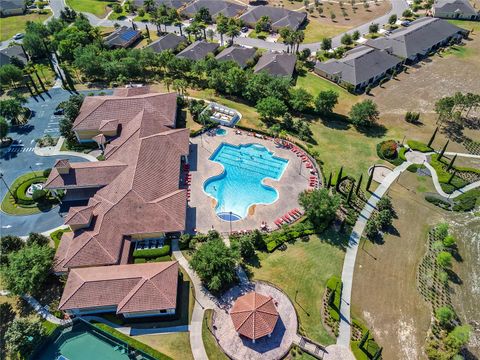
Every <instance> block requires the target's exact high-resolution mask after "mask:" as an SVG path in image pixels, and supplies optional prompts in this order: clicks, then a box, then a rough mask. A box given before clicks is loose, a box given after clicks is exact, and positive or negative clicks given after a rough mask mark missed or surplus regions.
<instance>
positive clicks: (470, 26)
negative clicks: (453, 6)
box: [447, 20, 480, 34]
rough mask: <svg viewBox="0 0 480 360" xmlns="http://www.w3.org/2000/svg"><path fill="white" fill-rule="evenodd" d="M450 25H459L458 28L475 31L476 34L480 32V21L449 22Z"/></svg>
mask: <svg viewBox="0 0 480 360" xmlns="http://www.w3.org/2000/svg"><path fill="white" fill-rule="evenodd" d="M447 21H448V22H449V23H451V24H454V25H457V26H458V27H461V28H464V29H467V30H469V31H471V30H473V31H474V34H476V33H477V32H478V31H480V22H478V21H465V20H447Z"/></svg>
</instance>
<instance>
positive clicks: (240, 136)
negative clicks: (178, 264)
mask: <svg viewBox="0 0 480 360" xmlns="http://www.w3.org/2000/svg"><path fill="white" fill-rule="evenodd" d="M221 129H223V130H226V134H225V135H222V136H218V135H208V134H207V133H204V134H203V135H200V136H197V137H195V138H191V140H190V142H191V145H190V155H189V163H190V174H191V190H190V191H191V193H190V200H189V208H188V209H187V232H189V233H194V232H202V233H206V232H207V231H209V230H211V229H215V230H217V231H219V232H221V233H229V232H230V231H232V232H236V231H237V232H238V231H244V230H253V229H260V228H261V224H262V222H265V223H266V224H267V226H268V228H269V229H277V228H278V227H277V225H275V223H274V221H275V220H276V219H277V218H279V217H281V216H282V215H284V214H285V213H286V212H288V211H291V210H293V209H295V208H300V205H299V203H298V195H299V194H300V193H301V192H303V191H304V190H307V189H309V188H311V187H310V185H311V180H310V177H311V176H312V175H311V173H310V170H311V169H308V168H307V167H306V166H305V161H304V160H303V159H302V158H301V157H299V156H297V154H296V153H295V152H294V151H292V150H291V149H287V148H285V147H282V146H280V145H277V144H276V143H275V142H274V141H273V139H271V138H268V139H265V138H264V137H263V136H260V135H255V134H253V133H248V132H246V131H238V130H236V129H231V128H224V127H222V128H221ZM222 142H225V143H229V144H232V145H240V144H252V143H254V144H260V145H263V146H265V147H266V148H267V149H268V150H269V151H271V152H273V153H274V155H275V156H278V157H281V158H283V159H287V160H288V164H287V167H286V169H285V171H284V173H283V175H282V177H281V178H280V180H279V181H275V180H272V179H270V178H266V179H265V180H264V184H265V185H267V186H271V187H273V188H275V189H276V190H277V191H278V199H277V200H276V201H275V202H274V203H272V204H269V205H261V204H257V205H252V206H251V207H250V208H249V211H248V215H247V216H246V217H244V218H243V219H241V220H238V221H232V222H230V221H224V220H221V219H220V218H219V217H218V216H217V214H216V212H215V206H216V200H215V199H213V198H212V197H210V196H209V195H208V194H206V193H205V191H204V182H205V181H206V180H207V179H209V178H210V177H212V176H215V175H218V174H220V173H221V172H222V171H223V166H222V165H220V164H219V163H216V162H213V161H211V160H209V158H210V156H211V155H212V154H213V153H214V151H215V150H216V149H217V147H218V146H220V145H221V143H222Z"/></svg>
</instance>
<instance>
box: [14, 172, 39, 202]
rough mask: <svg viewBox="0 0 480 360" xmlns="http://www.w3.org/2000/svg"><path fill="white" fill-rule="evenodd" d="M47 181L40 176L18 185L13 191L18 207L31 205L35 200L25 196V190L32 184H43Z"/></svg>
mask: <svg viewBox="0 0 480 360" xmlns="http://www.w3.org/2000/svg"><path fill="white" fill-rule="evenodd" d="M46 180H47V179H46V178H45V177H42V176H37V177H34V178H31V179H28V180H27V181H25V182H24V183H22V184H20V185H19V186H18V187H17V188H16V189H15V191H14V193H15V197H16V202H17V203H18V204H20V205H33V204H34V203H35V200H34V199H33V197H28V196H27V190H28V188H29V187H30V185H32V184H38V183H44V182H45V181H46Z"/></svg>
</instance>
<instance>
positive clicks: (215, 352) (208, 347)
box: [202, 309, 228, 360]
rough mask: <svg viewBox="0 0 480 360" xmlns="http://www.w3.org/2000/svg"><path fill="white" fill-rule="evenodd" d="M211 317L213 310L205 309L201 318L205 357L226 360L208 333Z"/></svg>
mask: <svg viewBox="0 0 480 360" xmlns="http://www.w3.org/2000/svg"><path fill="white" fill-rule="evenodd" d="M212 315H213V310H211V309H207V310H205V314H204V316H203V325H202V340H203V345H204V346H205V351H206V353H207V357H208V358H209V359H215V360H228V357H227V356H226V355H225V354H224V353H223V351H222V350H221V349H220V348H219V347H218V345H217V341H216V340H215V337H214V336H213V334H212V333H211V332H210V329H209V327H211V324H212Z"/></svg>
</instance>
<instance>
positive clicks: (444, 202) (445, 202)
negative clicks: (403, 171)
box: [407, 169, 450, 209]
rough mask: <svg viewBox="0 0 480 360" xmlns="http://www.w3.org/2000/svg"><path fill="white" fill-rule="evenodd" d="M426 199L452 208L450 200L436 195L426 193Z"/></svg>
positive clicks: (439, 205) (444, 207)
mask: <svg viewBox="0 0 480 360" xmlns="http://www.w3.org/2000/svg"><path fill="white" fill-rule="evenodd" d="M407 170H408V169H407ZM425 200H427V201H428V202H429V203H432V204H434V205H437V206H438V207H441V208H442V209H450V203H449V202H448V201H445V200H442V199H440V198H438V197H436V196H432V195H425Z"/></svg>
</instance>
